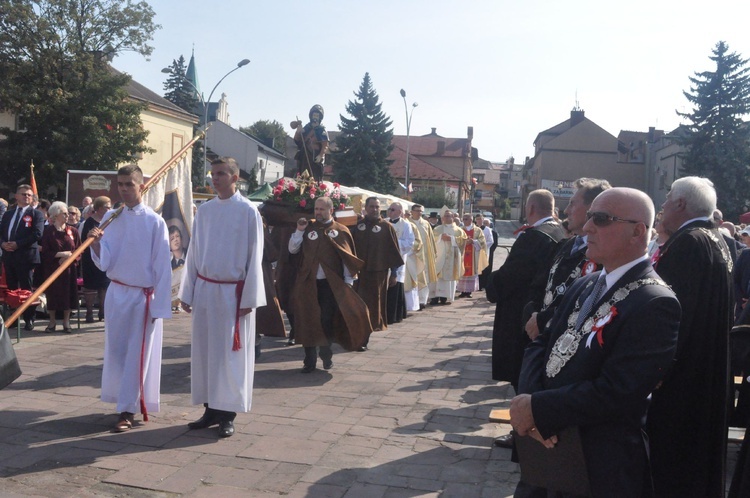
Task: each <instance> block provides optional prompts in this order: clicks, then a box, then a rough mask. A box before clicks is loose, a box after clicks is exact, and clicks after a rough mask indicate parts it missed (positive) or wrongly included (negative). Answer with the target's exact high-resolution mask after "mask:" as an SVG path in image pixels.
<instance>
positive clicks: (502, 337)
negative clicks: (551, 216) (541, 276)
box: [487, 221, 564, 384]
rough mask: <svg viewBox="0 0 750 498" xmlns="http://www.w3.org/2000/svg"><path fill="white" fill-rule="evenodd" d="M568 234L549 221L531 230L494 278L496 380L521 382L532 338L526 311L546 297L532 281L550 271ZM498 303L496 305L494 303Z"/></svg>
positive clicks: (521, 237) (515, 245)
mask: <svg viewBox="0 0 750 498" xmlns="http://www.w3.org/2000/svg"><path fill="white" fill-rule="evenodd" d="M563 235H564V232H563V229H562V227H561V226H560V224H559V223H557V222H555V221H548V222H545V223H542V224H541V225H539V226H538V227H533V228H529V229H527V230H526V231H525V232H524V233H523V234H521V235H519V237H518V239H517V240H516V241H515V242H514V243H513V247H512V248H511V250H510V254H509V255H508V257H507V258H506V260H505V263H504V264H503V266H501V267H500V268H499V269H498V270H497V271H495V272H492V274H491V275H490V282H489V284H488V287H487V296H488V298H489V297H490V296H491V295H494V296H496V299H497V308H495V323H494V327H493V332H492V378H493V379H495V380H507V381H509V382H511V383H513V384H516V383H517V382H518V374H519V372H520V371H521V359H522V358H523V348H524V347H525V346H526V344H528V342H529V338H528V336H527V335H526V333H525V332H524V331H523V325H522V323H521V319H522V314H523V309H524V306H525V305H526V303H528V302H529V301H530V300H540V299H541V297H540V295H541V294H542V293H543V290H542V291H539V292H532V288H531V281H532V279H533V278H534V275H536V274H537V272H538V271H539V269H540V268H549V267H550V265H551V264H552V257H553V256H554V254H555V250H556V249H557V243H558V242H559V241H560V239H562V238H563ZM493 302H494V301H493Z"/></svg>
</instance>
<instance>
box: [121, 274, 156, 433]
mask: <svg viewBox="0 0 750 498" xmlns="http://www.w3.org/2000/svg"><path fill="white" fill-rule="evenodd" d="M112 282H114V283H116V284H119V285H122V286H123V287H133V288H135V289H141V290H142V291H143V294H144V295H145V296H146V311H145V313H144V314H143V338H142V339H141V375H140V384H141V385H140V387H141V414H142V415H143V421H144V422H148V411H147V410H146V400H145V399H144V392H143V377H144V375H145V374H144V371H143V370H144V369H143V363H144V361H145V354H146V331H147V329H148V319H149V317H150V315H151V313H150V311H151V297H152V296H153V295H154V288H153V287H139V286H137V285H129V284H125V283H122V282H120V281H118V280H112Z"/></svg>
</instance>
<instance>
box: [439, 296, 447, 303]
mask: <svg viewBox="0 0 750 498" xmlns="http://www.w3.org/2000/svg"><path fill="white" fill-rule="evenodd" d="M447 302H448V298H447V297H441V298H440V304H446V303H447Z"/></svg>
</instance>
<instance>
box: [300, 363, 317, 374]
mask: <svg viewBox="0 0 750 498" xmlns="http://www.w3.org/2000/svg"><path fill="white" fill-rule="evenodd" d="M314 371H315V367H314V366H310V365H305V366H304V367H302V370H300V372H299V373H303V374H309V373H311V372H314Z"/></svg>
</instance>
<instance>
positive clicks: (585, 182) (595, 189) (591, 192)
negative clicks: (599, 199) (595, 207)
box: [573, 178, 612, 206]
mask: <svg viewBox="0 0 750 498" xmlns="http://www.w3.org/2000/svg"><path fill="white" fill-rule="evenodd" d="M573 185H575V188H576V189H577V190H581V191H582V192H581V194H582V195H583V203H584V204H586V205H587V206H590V205H591V203H592V202H594V199H596V196H597V195H599V194H601V193H602V192H604V191H605V190H609V189H611V188H612V185H610V184H609V182H608V181H607V180H600V179H598V178H579V179H578V180H576V181H575V182H574V183H573Z"/></svg>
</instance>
